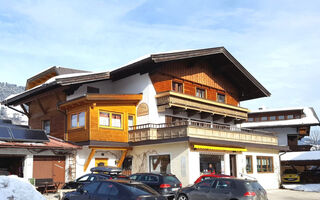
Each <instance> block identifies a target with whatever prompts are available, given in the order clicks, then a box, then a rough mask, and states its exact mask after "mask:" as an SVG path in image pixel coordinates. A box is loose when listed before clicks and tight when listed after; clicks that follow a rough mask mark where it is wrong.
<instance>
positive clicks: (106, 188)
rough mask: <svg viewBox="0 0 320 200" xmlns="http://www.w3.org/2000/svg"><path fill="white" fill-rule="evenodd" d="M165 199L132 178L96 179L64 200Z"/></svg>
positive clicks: (67, 194) (69, 193) (66, 195)
mask: <svg viewBox="0 0 320 200" xmlns="http://www.w3.org/2000/svg"><path fill="white" fill-rule="evenodd" d="M89 199H95V200H105V199H108V200H165V199H166V198H165V197H163V196H161V195H160V194H159V193H158V192H156V191H155V190H153V189H152V188H150V187H149V186H147V185H145V184H143V183H139V182H135V181H130V180H105V181H94V182H91V183H88V184H85V185H82V186H81V187H79V188H78V189H77V190H76V191H74V192H68V193H66V194H65V195H64V197H63V200H89Z"/></svg>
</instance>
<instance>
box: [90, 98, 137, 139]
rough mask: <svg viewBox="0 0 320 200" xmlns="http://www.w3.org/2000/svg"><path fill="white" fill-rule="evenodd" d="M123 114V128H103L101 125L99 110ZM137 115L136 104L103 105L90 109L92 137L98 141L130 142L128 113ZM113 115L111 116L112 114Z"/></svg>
mask: <svg viewBox="0 0 320 200" xmlns="http://www.w3.org/2000/svg"><path fill="white" fill-rule="evenodd" d="M100 110H101V111H109V112H113V113H119V114H123V115H122V117H123V119H122V123H123V124H122V129H113V128H103V127H100V126H99V111H100ZM129 114H131V115H132V114H133V115H134V116H136V106H135V105H125V104H123V105H103V104H97V106H95V107H93V108H91V110H90V139H91V140H98V141H112V142H128V115H129ZM110 117H111V116H110Z"/></svg>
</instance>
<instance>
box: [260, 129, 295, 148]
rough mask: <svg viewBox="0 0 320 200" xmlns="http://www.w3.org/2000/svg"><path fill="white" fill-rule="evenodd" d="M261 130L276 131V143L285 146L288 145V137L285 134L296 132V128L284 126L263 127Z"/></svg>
mask: <svg viewBox="0 0 320 200" xmlns="http://www.w3.org/2000/svg"><path fill="white" fill-rule="evenodd" d="M262 130H265V131H269V132H273V133H276V134H277V136H278V144H279V145H280V146H287V145H288V137H287V135H290V134H292V135H294V134H298V131H297V128H290V127H286V128H264V129H262Z"/></svg>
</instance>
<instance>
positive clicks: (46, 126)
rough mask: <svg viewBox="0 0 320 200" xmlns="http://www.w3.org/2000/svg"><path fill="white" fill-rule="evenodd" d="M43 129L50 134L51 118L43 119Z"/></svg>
mask: <svg viewBox="0 0 320 200" xmlns="http://www.w3.org/2000/svg"><path fill="white" fill-rule="evenodd" d="M43 130H44V132H45V133H46V134H50V120H45V121H43Z"/></svg>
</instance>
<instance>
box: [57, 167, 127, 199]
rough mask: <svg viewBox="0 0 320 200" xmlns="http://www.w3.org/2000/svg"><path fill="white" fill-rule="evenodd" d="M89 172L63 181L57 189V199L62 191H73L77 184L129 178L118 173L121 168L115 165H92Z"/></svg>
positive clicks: (60, 196) (61, 194) (62, 193)
mask: <svg viewBox="0 0 320 200" xmlns="http://www.w3.org/2000/svg"><path fill="white" fill-rule="evenodd" d="M90 171H91V173H89V174H85V175H83V176H81V177H79V178H77V179H76V180H74V181H70V182H67V183H65V184H64V185H63V186H62V189H60V190H59V199H61V198H62V196H63V195H64V193H66V192H71V191H75V190H76V189H77V188H78V187H79V186H82V185H84V184H87V183H91V182H93V181H101V180H109V179H129V177H128V176H125V175H122V174H120V173H121V171H122V169H121V168H117V167H93V168H91V169H90Z"/></svg>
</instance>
